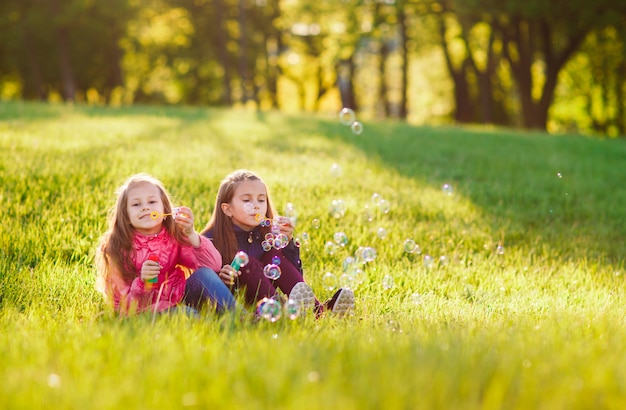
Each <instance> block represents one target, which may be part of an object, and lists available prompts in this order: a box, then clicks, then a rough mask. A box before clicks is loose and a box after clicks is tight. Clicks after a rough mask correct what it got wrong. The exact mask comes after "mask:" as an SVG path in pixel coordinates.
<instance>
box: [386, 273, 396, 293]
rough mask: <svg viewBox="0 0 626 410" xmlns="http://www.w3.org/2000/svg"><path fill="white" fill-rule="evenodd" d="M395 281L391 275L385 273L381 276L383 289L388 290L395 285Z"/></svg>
mask: <svg viewBox="0 0 626 410" xmlns="http://www.w3.org/2000/svg"><path fill="white" fill-rule="evenodd" d="M395 284H396V283H395V281H394V280H393V276H391V275H385V277H384V278H383V289H385V290H389V289H391V288H393V287H394V286H395Z"/></svg>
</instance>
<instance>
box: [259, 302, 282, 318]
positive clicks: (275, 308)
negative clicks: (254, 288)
mask: <svg viewBox="0 0 626 410" xmlns="http://www.w3.org/2000/svg"><path fill="white" fill-rule="evenodd" d="M257 314H258V315H259V316H261V317H262V318H264V319H267V320H269V321H270V322H276V321H277V320H278V319H280V318H281V316H282V309H281V306H280V302H279V301H277V300H275V299H268V298H263V300H261V302H260V303H259V307H258V308H257Z"/></svg>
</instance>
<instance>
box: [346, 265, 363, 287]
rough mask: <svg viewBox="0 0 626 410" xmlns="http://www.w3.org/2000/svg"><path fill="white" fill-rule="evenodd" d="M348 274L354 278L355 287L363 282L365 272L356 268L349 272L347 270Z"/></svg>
mask: <svg viewBox="0 0 626 410" xmlns="http://www.w3.org/2000/svg"><path fill="white" fill-rule="evenodd" d="M348 274H349V275H351V276H352V277H353V278H354V283H355V285H354V286H355V287H356V286H357V285H360V284H361V283H363V282H365V272H364V271H363V269H359V268H357V269H354V270H351V271H350V272H348Z"/></svg>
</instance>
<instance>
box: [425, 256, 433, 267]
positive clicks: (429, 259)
mask: <svg viewBox="0 0 626 410" xmlns="http://www.w3.org/2000/svg"><path fill="white" fill-rule="evenodd" d="M432 266H433V257H432V256H430V255H424V267H425V268H426V269H429V268H432Z"/></svg>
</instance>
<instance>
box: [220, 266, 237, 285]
mask: <svg viewBox="0 0 626 410" xmlns="http://www.w3.org/2000/svg"><path fill="white" fill-rule="evenodd" d="M239 275H241V272H240V271H238V270H235V268H233V267H232V266H230V265H224V266H222V269H220V271H219V272H217V276H219V277H220V279H221V280H222V282H224V284H225V285H226V286H232V285H234V284H235V278H236V277H237V276H239Z"/></svg>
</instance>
